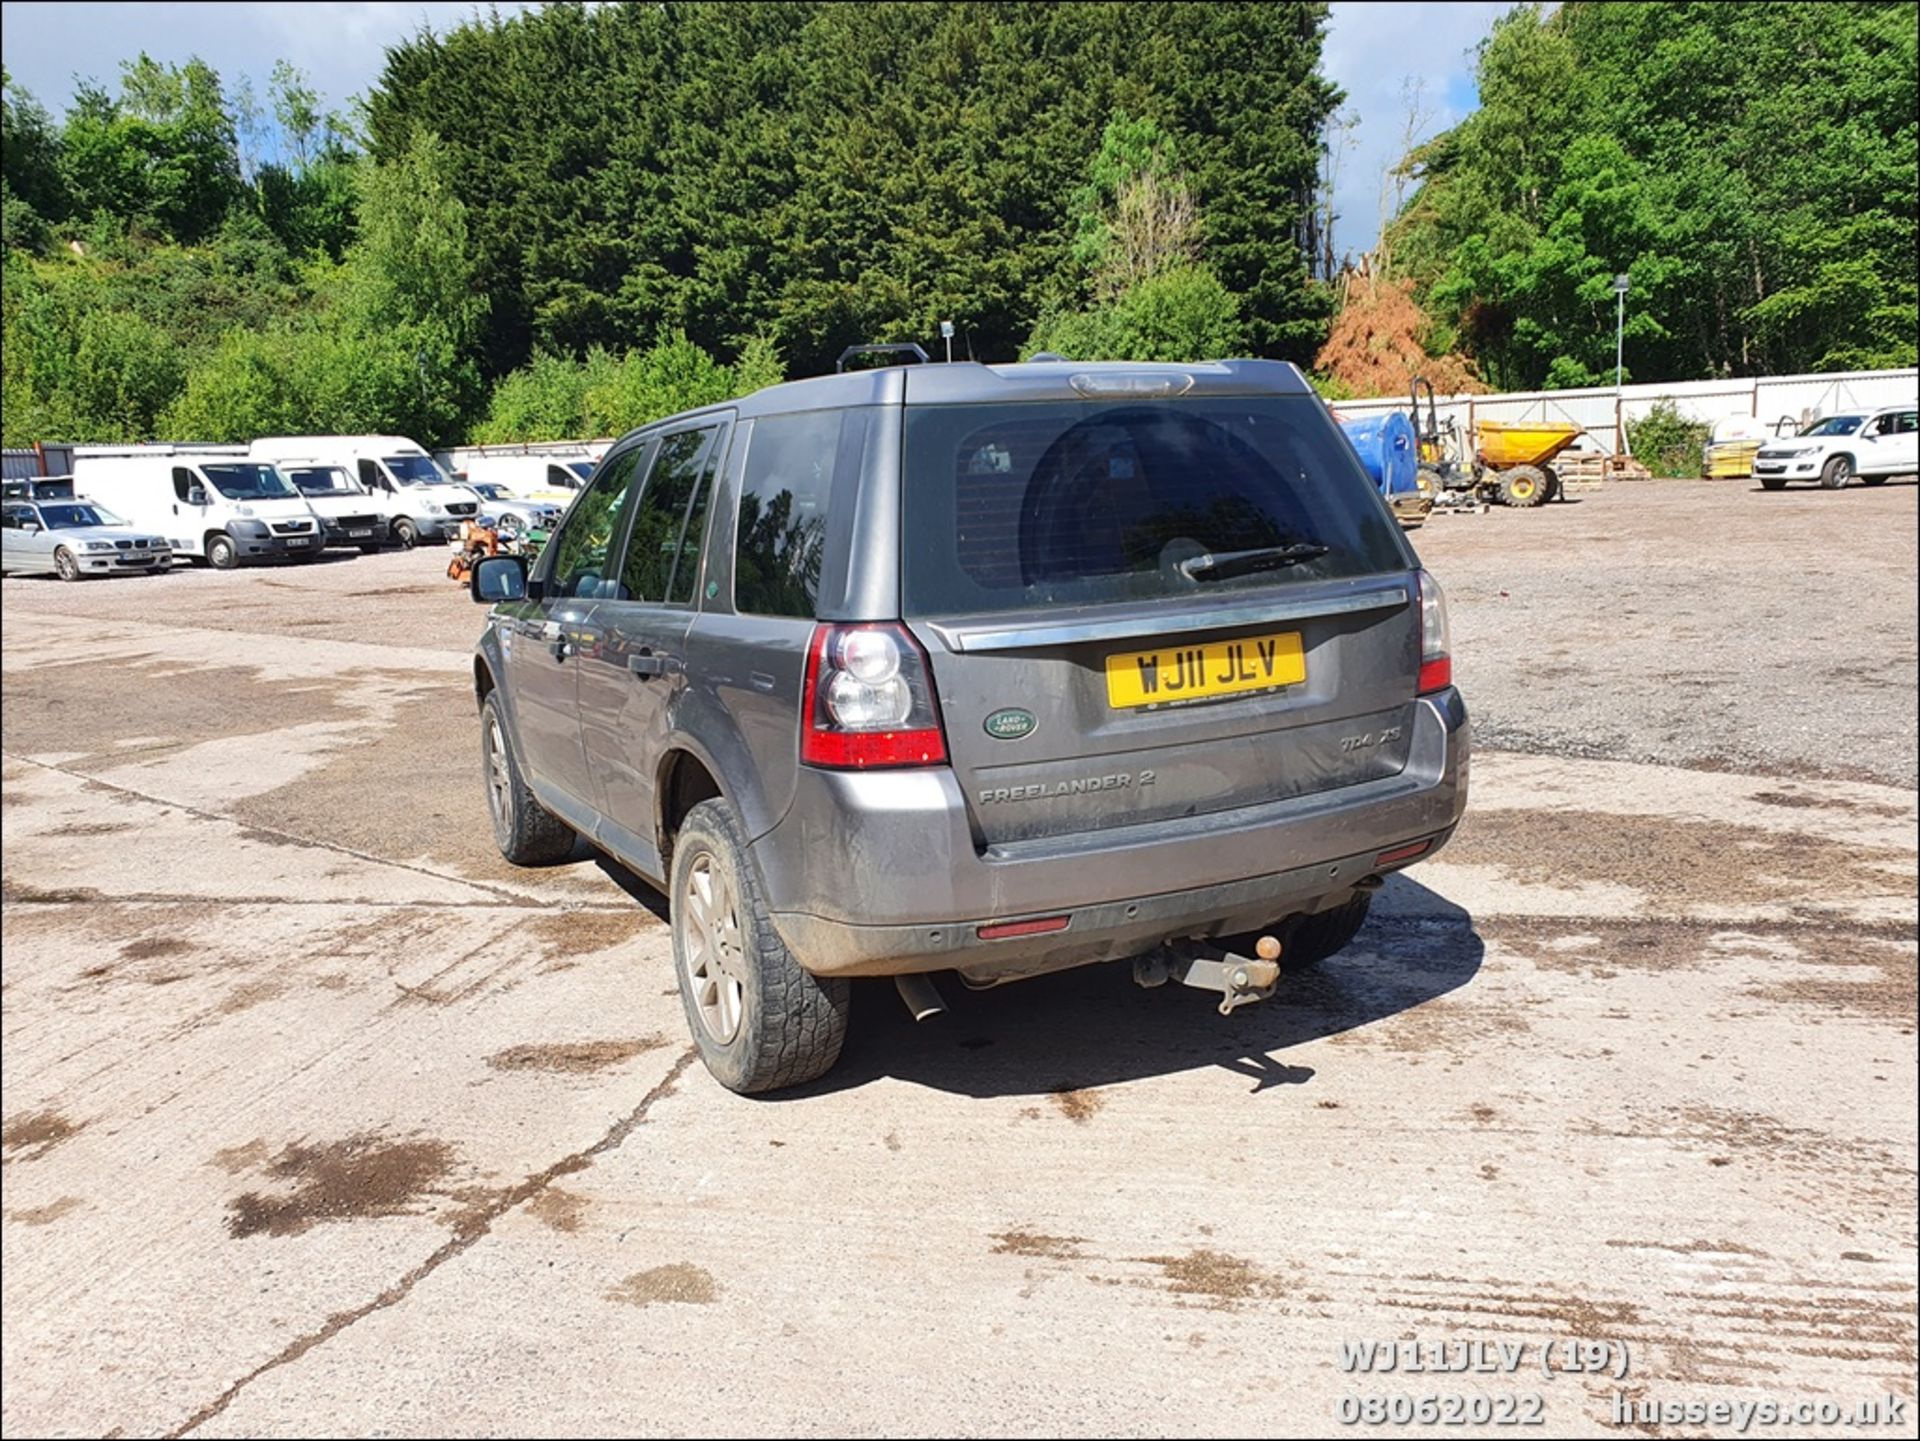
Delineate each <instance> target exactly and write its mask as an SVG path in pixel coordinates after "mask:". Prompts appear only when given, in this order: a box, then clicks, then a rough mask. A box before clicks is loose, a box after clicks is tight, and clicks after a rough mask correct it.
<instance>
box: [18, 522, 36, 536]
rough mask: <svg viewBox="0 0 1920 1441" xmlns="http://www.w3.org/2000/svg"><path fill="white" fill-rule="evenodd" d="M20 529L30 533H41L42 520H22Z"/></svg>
mask: <svg viewBox="0 0 1920 1441" xmlns="http://www.w3.org/2000/svg"><path fill="white" fill-rule="evenodd" d="M20 529H21V530H23V531H25V532H26V533H27V534H28V535H38V534H39V533H40V522H39V521H37V520H23V521H21V522H20Z"/></svg>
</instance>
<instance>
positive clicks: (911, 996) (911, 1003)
mask: <svg viewBox="0 0 1920 1441" xmlns="http://www.w3.org/2000/svg"><path fill="white" fill-rule="evenodd" d="M893 987H894V989H895V990H897V991H898V992H900V999H901V1000H903V1001H905V1002H906V1003H907V1010H908V1012H909V1013H911V1015H912V1016H913V1018H914V1020H916V1021H924V1020H927V1019H929V1018H930V1017H933V1016H938V1015H940V1014H942V1013H943V1012H945V1010H946V1009H947V1003H946V1002H945V1001H943V1000H941V999H940V992H939V991H938V990H937V989H936V988H935V986H934V984H933V982H932V981H930V980H928V979H927V978H926V976H924V975H923V974H921V973H920V972H918V971H916V972H914V973H913V974H912V975H903V976H895V977H894V978H893Z"/></svg>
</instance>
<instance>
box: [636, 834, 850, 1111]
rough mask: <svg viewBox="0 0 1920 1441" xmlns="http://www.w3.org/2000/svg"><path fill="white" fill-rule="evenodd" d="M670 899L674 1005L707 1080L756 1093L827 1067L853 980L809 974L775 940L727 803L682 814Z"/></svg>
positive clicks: (836, 1048)
mask: <svg viewBox="0 0 1920 1441" xmlns="http://www.w3.org/2000/svg"><path fill="white" fill-rule="evenodd" d="M668 897H669V903H670V905H671V910H672V917H673V965H674V972H675V975H676V976H677V978H678V980H679V984H680V1003H681V1005H682V1007H683V1008H684V1009H685V1010H686V1013H687V1026H688V1028H689V1029H690V1030H691V1031H692V1032H693V1040H694V1044H695V1046H697V1047H698V1048H699V1051H700V1058H701V1060H703V1061H705V1062H706V1065H707V1069H708V1070H709V1071H711V1072H712V1073H713V1077H714V1079H715V1080H717V1081H718V1082H719V1083H720V1084H721V1085H723V1086H725V1087H726V1088H727V1089H728V1090H730V1091H735V1092H738V1093H739V1094H741V1095H753V1094H755V1093H757V1092H760V1091H771V1090H776V1089H778V1088H780V1087H782V1086H797V1085H800V1084H802V1083H803V1082H806V1081H811V1080H813V1079H815V1078H816V1077H818V1076H821V1075H824V1074H825V1073H826V1072H827V1071H829V1070H830V1069H832V1067H833V1064H834V1062H835V1061H837V1060H839V1059H840V1048H841V1046H842V1045H843V1044H844V1043H845V1041H846V1038H847V1011H848V1006H849V1003H850V1001H851V999H852V983H851V982H849V981H847V980H845V979H844V978H841V979H835V978H831V977H823V976H816V975H813V974H812V973H811V972H809V971H807V970H806V969H804V968H803V967H802V966H801V965H800V963H799V961H797V960H795V959H794V956H793V952H791V951H789V950H788V949H787V947H786V943H785V942H784V941H782V940H781V939H780V935H779V932H778V931H776V930H775V929H774V927H773V922H772V920H771V919H770V917H769V916H768V914H767V904H766V898H765V896H764V895H762V893H761V890H760V879H759V875H758V874H757V872H756V871H755V869H754V867H753V864H752V862H751V861H750V860H749V859H748V856H747V847H746V842H745V840H744V839H743V838H742V836H741V834H740V829H739V825H738V823H737V822H736V821H735V820H734V818H733V811H732V809H731V808H730V807H729V806H728V805H727V803H726V802H725V801H722V800H708V801H702V802H701V803H700V804H699V805H697V806H695V807H694V808H693V809H692V810H691V811H689V812H688V813H687V818H686V821H685V823H684V824H683V825H682V826H681V828H680V834H679V835H678V836H677V837H676V838H675V840H674V846H673V866H672V872H671V879H670V881H669V886H668Z"/></svg>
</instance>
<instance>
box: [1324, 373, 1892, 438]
mask: <svg viewBox="0 0 1920 1441" xmlns="http://www.w3.org/2000/svg"><path fill="white" fill-rule="evenodd" d="M1917 392H1920V369H1915V368H1908V369H1905V370H1857V371H1847V372H1844V373H1838V374H1830V375H1781V376H1766V377H1761V378H1758V379H1752V380H1681V381H1669V382H1667V383H1665V384H1659V385H1628V386H1623V387H1621V389H1620V390H1619V391H1617V392H1616V391H1615V390H1614V389H1613V388H1612V387H1611V386H1604V387H1595V388H1589V389H1584V390H1529V391H1511V392H1508V393H1506V394H1501V395H1445V396H1438V397H1436V402H1437V405H1436V408H1437V411H1438V414H1439V417H1440V419H1441V421H1442V423H1443V424H1444V423H1445V421H1446V420H1447V419H1448V418H1451V419H1452V420H1453V421H1454V423H1455V424H1456V425H1457V426H1459V427H1460V429H1461V431H1462V432H1463V433H1464V432H1466V431H1467V430H1469V429H1471V427H1472V425H1473V424H1474V423H1475V422H1476V421H1481V420H1495V421H1504V422H1507V423H1509V424H1511V423H1514V422H1517V421H1527V420H1541V421H1564V422H1566V423H1569V424H1572V425H1577V426H1580V427H1581V428H1582V429H1583V430H1585V431H1586V432H1587V433H1588V434H1589V435H1591V436H1592V437H1593V439H1594V441H1595V442H1596V443H1597V444H1598V445H1599V446H1600V447H1601V448H1602V449H1603V450H1606V451H1609V452H1611V451H1612V450H1613V449H1614V446H1615V431H1616V427H1624V426H1625V425H1627V424H1630V423H1632V422H1633V421H1636V420H1639V419H1641V418H1642V417H1643V416H1645V415H1646V414H1647V412H1648V411H1650V410H1652V409H1653V408H1654V406H1656V405H1659V404H1660V403H1661V402H1663V401H1665V402H1669V403H1671V404H1672V405H1673V407H1674V409H1675V410H1677V411H1679V412H1680V414H1681V415H1683V416H1685V417H1686V418H1687V419H1689V420H1696V421H1700V422H1702V423H1703V424H1712V423H1713V422H1714V421H1716V420H1722V419H1725V418H1726V417H1727V416H1730V415H1746V416H1752V417H1754V418H1756V419H1758V420H1761V421H1763V422H1771V421H1774V420H1778V419H1779V418H1780V417H1782V416H1791V417H1792V418H1793V419H1794V420H1795V421H1797V422H1799V423H1801V424H1805V423H1807V422H1809V421H1811V420H1814V419H1815V418H1817V417H1819V416H1821V415H1832V414H1833V413H1835V412H1836V411H1839V410H1846V409H1852V408H1860V409H1867V408H1871V407H1875V406H1882V405H1898V404H1900V403H1901V402H1902V401H1911V400H1913V399H1914V398H1915V395H1916V393H1917ZM1406 406H1407V401H1406V399H1405V397H1402V396H1391V397H1384V396H1383V397H1375V398H1370V399H1366V400H1337V401H1334V402H1332V405H1331V409H1332V410H1333V412H1334V414H1336V415H1338V416H1339V417H1340V418H1341V419H1343V420H1355V419H1359V418H1360V417H1362V416H1370V415H1380V414H1383V413H1385V412H1387V411H1391V410H1404V409H1406ZM1420 413H1421V415H1422V416H1423V417H1424V416H1425V414H1426V399H1425V397H1424V396H1423V397H1422V398H1421V402H1420Z"/></svg>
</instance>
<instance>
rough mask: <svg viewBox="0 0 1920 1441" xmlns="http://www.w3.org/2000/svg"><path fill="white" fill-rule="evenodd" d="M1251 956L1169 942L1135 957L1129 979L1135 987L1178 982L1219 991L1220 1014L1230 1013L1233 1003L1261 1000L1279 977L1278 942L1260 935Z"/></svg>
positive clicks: (1236, 1004)
mask: <svg viewBox="0 0 1920 1441" xmlns="http://www.w3.org/2000/svg"><path fill="white" fill-rule="evenodd" d="M1253 950H1254V954H1253V955H1252V956H1236V955H1234V954H1232V953H1231V952H1224V951H1223V952H1221V953H1219V954H1218V955H1213V956H1209V955H1205V954H1203V953H1202V951H1201V948H1200V946H1199V944H1198V943H1197V942H1194V941H1172V942H1169V943H1168V944H1166V945H1164V946H1162V947H1161V948H1160V949H1159V950H1157V951H1152V952H1149V953H1148V954H1147V955H1144V956H1136V957H1135V958H1134V962H1133V980H1134V984H1135V985H1139V986H1164V985H1165V984H1166V983H1167V982H1168V981H1178V982H1179V983H1180V984H1181V985H1183V986H1192V987H1194V988H1195V989H1196V990H1201V991H1218V992H1219V993H1220V1014H1221V1015H1223V1016H1227V1015H1232V1014H1233V1009H1234V1007H1235V1006H1245V1005H1250V1004H1251V1003H1252V1002H1254V1001H1264V1000H1266V998H1267V997H1268V996H1271V995H1272V994H1273V988H1274V986H1275V985H1277V984H1278V983H1279V980H1280V942H1279V940H1278V939H1277V938H1275V937H1273V936H1262V937H1260V939H1259V940H1258V941H1257V942H1255V944H1254V947H1253Z"/></svg>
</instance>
